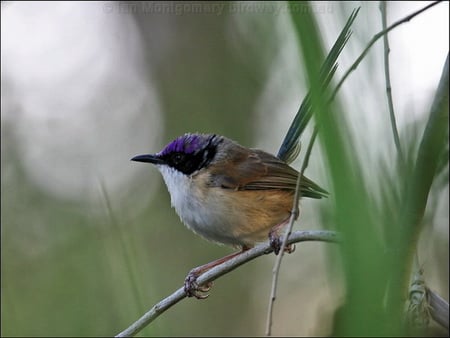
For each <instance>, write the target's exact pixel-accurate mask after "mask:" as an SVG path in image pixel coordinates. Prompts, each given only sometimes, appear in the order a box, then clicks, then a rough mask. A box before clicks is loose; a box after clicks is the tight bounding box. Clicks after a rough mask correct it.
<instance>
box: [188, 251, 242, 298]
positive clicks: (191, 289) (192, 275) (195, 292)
mask: <svg viewBox="0 0 450 338" xmlns="http://www.w3.org/2000/svg"><path fill="white" fill-rule="evenodd" d="M248 249H249V247H247V246H242V249H241V251H237V252H234V253H232V254H230V255H227V256H225V257H222V258H219V259H216V260H215V261H212V262H209V263H207V264H205V265H201V266H199V267H196V268H194V269H192V270H191V271H189V273H188V275H187V276H186V279H185V280H184V291H185V292H186V295H187V296H188V297H195V298H197V299H205V298H207V297H208V296H209V295H208V291H209V290H210V289H211V287H212V284H213V283H212V282H209V283H207V284H205V285H198V284H197V278H198V277H199V276H200V275H201V274H203V273H204V272H206V271H208V270H210V269H212V268H213V267H215V266H217V265H220V264H222V263H225V262H227V261H229V260H230V259H232V258H234V257H236V256H239V255H240V254H242V253H243V252H244V251H247V250H248Z"/></svg>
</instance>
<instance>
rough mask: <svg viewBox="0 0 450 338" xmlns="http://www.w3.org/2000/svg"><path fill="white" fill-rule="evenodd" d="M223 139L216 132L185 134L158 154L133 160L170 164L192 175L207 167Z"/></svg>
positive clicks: (160, 164) (159, 165) (161, 164)
mask: <svg viewBox="0 0 450 338" xmlns="http://www.w3.org/2000/svg"><path fill="white" fill-rule="evenodd" d="M223 140H224V138H223V137H222V136H217V135H214V134H184V135H183V136H180V137H178V138H176V139H175V140H173V141H172V142H170V143H169V144H168V145H166V146H165V147H164V149H163V150H161V151H160V152H159V153H157V154H145V155H138V156H135V157H133V158H132V159H131V160H132V161H137V162H147V163H152V164H155V165H157V166H158V167H159V168H160V169H161V168H164V167H167V166H169V167H171V168H174V169H176V170H178V171H179V172H182V173H183V174H186V175H190V174H192V173H194V172H196V171H198V170H200V169H202V168H204V167H206V166H207V165H208V164H209V163H210V162H211V161H212V160H213V158H214V157H215V155H216V153H217V146H218V145H219V144H220V143H221V142H223Z"/></svg>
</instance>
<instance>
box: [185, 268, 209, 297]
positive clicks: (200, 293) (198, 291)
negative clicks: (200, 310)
mask: <svg viewBox="0 0 450 338" xmlns="http://www.w3.org/2000/svg"><path fill="white" fill-rule="evenodd" d="M197 277H198V273H197V272H196V271H195V269H194V270H192V271H191V272H189V273H188V275H187V277H186V279H185V280H184V292H186V295H187V296H188V297H195V298H197V299H206V298H208V296H209V294H208V292H209V290H211V287H212V284H213V283H212V282H209V283H207V284H204V285H198V283H197Z"/></svg>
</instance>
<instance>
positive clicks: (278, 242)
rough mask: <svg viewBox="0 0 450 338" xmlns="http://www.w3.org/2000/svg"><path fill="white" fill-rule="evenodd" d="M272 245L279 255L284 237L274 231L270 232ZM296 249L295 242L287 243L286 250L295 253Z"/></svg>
mask: <svg viewBox="0 0 450 338" xmlns="http://www.w3.org/2000/svg"><path fill="white" fill-rule="evenodd" d="M269 241H270V247H271V248H272V249H273V252H274V253H275V255H278V254H279V253H280V250H281V246H282V244H283V241H282V239H281V238H280V236H278V235H277V234H276V233H274V232H270V234H269ZM294 251H295V244H286V246H285V247H284V252H286V253H289V254H290V253H293V252H294Z"/></svg>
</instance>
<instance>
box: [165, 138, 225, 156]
mask: <svg viewBox="0 0 450 338" xmlns="http://www.w3.org/2000/svg"><path fill="white" fill-rule="evenodd" d="M214 138H216V135H212V134H184V135H182V136H179V137H177V138H176V139H175V140H173V141H172V142H170V143H169V144H167V145H166V146H165V147H164V149H163V150H161V151H160V152H159V153H158V154H157V155H158V156H166V155H168V154H172V153H184V154H195V153H197V152H199V151H201V150H203V149H205V148H206V147H208V146H209V145H210V144H211V142H212V141H213V139H214Z"/></svg>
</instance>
